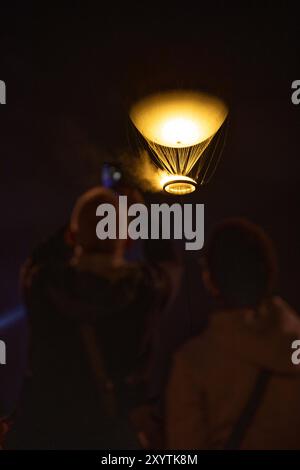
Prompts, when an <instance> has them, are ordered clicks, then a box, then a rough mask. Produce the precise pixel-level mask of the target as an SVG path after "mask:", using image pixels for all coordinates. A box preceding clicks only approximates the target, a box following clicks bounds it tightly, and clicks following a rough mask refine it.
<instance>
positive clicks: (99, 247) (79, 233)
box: [70, 186, 119, 253]
mask: <svg viewBox="0 0 300 470" xmlns="http://www.w3.org/2000/svg"><path fill="white" fill-rule="evenodd" d="M104 203H109V204H112V205H113V206H114V207H115V209H116V214H118V206H117V196H116V195H115V194H114V192H113V191H111V190H110V189H107V188H103V187H101V186H97V187H95V188H92V189H90V190H89V191H87V192H85V193H84V194H83V195H82V196H80V197H79V198H78V200H77V201H76V204H75V206H74V209H73V212H72V215H71V220H70V230H71V232H72V233H73V234H74V237H75V240H76V243H78V244H79V245H80V246H81V247H82V248H83V249H84V251H86V252H106V253H112V252H114V251H115V250H116V248H117V246H118V245H119V240H118V239H106V240H99V239H98V237H97V234H96V226H97V222H98V221H99V220H98V219H97V216H96V210H97V207H98V206H99V205H100V204H104Z"/></svg>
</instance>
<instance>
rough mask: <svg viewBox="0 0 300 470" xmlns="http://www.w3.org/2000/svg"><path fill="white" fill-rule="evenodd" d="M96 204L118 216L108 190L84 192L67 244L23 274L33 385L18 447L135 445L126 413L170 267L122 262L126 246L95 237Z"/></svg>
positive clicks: (163, 298) (166, 289) (140, 376)
mask: <svg viewBox="0 0 300 470" xmlns="http://www.w3.org/2000/svg"><path fill="white" fill-rule="evenodd" d="M102 203H109V204H112V205H113V206H114V207H115V209H116V214H117V217H118V210H119V208H118V200H117V197H116V195H115V194H114V193H113V192H112V191H110V190H108V189H104V188H101V187H98V188H94V189H92V190H90V191H88V192H87V193H85V194H84V195H83V196H82V197H80V198H79V200H78V201H77V203H76V205H75V208H74V210H73V214H72V217H71V222H70V226H69V232H70V234H71V237H69V238H71V240H72V243H65V242H63V243H61V241H62V238H61V237H60V241H59V243H58V246H59V250H58V252H56V250H53V252H52V255H51V249H50V250H49V249H48V252H47V250H43V249H40V253H42V254H43V256H42V257H40V260H39V259H38V257H37V258H36V260H35V263H32V262H31V263H29V265H30V267H29V270H30V274H28V275H26V274H25V276H24V277H25V279H29V282H27V287H26V300H27V305H28V311H29V315H30V322H31V328H32V334H31V349H32V354H31V355H32V379H31V384H30V386H29V387H28V389H27V397H26V398H25V404H24V408H25V415H26V416H25V417H24V418H23V426H24V430H23V433H22V432H21V430H20V428H19V436H20V437H19V442H18V443H17V444H18V446H19V447H22V446H23V447H25V448H28V447H31V448H48V449H49V448H50V449H56V448H73V449H76V448H107V447H108V448H126V447H129V448H131V447H137V446H138V443H137V440H136V438H135V434H134V432H133V431H132V430H131V428H130V426H129V424H128V419H127V416H128V414H129V413H130V409H131V407H134V406H136V405H137V402H138V400H139V399H140V388H142V387H143V385H144V384H143V371H144V369H145V363H146V362H147V355H148V354H149V351H148V350H149V344H148V343H149V338H147V335H146V333H147V332H149V328H148V324H151V316H152V315H155V313H157V311H159V310H160V309H162V308H163V306H164V304H165V303H167V301H168V298H169V295H170V292H171V290H172V289H171V288H172V286H171V284H172V280H171V276H170V275H169V274H168V273H169V272H170V270H171V269H172V267H174V265H175V264H176V263H173V262H172V259H171V260H170V259H169V262H166V263H164V262H162V263H155V262H153V263H149V262H148V263H143V262H136V263H133V262H128V261H126V259H125V251H126V244H127V240H120V239H118V238H117V239H106V240H99V239H98V238H97V236H96V225H97V222H98V221H99V218H98V217H96V209H97V207H98V206H99V204H102ZM64 233H66V232H64ZM52 246H56V244H54V245H52ZM46 252H47V253H46ZM26 400H27V403H26Z"/></svg>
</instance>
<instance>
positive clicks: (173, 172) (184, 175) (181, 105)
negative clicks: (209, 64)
mask: <svg viewBox="0 0 300 470" xmlns="http://www.w3.org/2000/svg"><path fill="white" fill-rule="evenodd" d="M227 114H228V108H227V106H226V105H225V103H224V102H223V101H222V100H220V99H219V98H216V97H214V96H211V95H208V94H206V93H201V92H191V91H169V92H164V93H157V94H154V95H150V96H148V97H146V98H144V99H142V100H141V101H139V102H137V103H136V104H134V106H133V107H132V108H131V110H130V119H131V121H132V123H133V125H134V127H135V129H136V130H137V131H138V133H139V134H140V136H141V137H142V139H143V140H144V144H145V145H144V146H146V148H147V150H149V153H150V155H151V157H152V159H153V161H154V162H155V164H156V165H157V166H158V167H159V168H160V169H161V170H163V172H164V173H165V174H164V175H163V177H162V182H161V186H162V188H163V189H164V190H165V191H167V192H170V193H172V194H187V193H190V192H192V191H194V190H195V188H196V180H197V179H198V177H199V174H200V172H201V169H202V168H203V169H205V167H206V165H205V161H204V160H206V159H203V161H202V158H201V157H202V155H203V154H204V152H205V150H206V149H207V147H208V145H209V144H210V142H211V141H212V140H213V138H214V136H215V135H216V134H217V133H218V131H219V129H220V128H221V126H222V125H223V123H224V121H225V120H226V117H227Z"/></svg>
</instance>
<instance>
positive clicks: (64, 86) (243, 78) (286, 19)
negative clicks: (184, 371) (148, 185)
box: [0, 0, 300, 315]
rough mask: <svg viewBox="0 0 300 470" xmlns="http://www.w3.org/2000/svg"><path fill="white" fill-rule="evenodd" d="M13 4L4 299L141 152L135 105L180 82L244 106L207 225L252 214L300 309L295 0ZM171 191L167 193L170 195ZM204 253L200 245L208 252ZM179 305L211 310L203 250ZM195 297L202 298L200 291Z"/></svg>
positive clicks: (3, 141) (4, 16)
mask: <svg viewBox="0 0 300 470" xmlns="http://www.w3.org/2000/svg"><path fill="white" fill-rule="evenodd" d="M71 5H72V7H70V8H67V7H66V6H65V7H62V6H60V7H54V6H53V8H52V9H49V8H45V7H44V6H40V7H39V8H38V7H37V6H33V5H31V4H30V2H26V5H23V4H18V3H15V4H14V3H13V2H12V3H10V4H9V6H4V5H2V4H1V6H0V23H1V25H0V79H2V80H4V81H5V82H6V85H7V105H6V106H2V107H1V109H0V188H1V199H0V210H1V227H0V230H1V232H0V241H1V245H0V260H1V262H0V276H1V287H0V288H1V293H0V297H1V298H0V305H1V310H4V309H6V308H8V307H12V306H13V305H15V304H16V303H17V302H18V296H17V292H18V286H17V279H18V270H19V266H20V263H21V262H22V261H24V259H25V258H26V256H27V255H28V254H29V253H30V251H31V250H32V248H33V247H34V245H35V244H36V243H37V242H39V241H41V240H42V239H43V238H44V237H47V236H48V235H49V234H51V233H52V232H53V231H54V230H55V229H56V228H58V227H59V226H60V225H61V224H63V223H64V222H65V221H66V220H67V218H68V216H69V213H70V210H71V207H72V204H73V203H74V200H75V198H76V196H77V195H78V194H79V193H80V192H82V191H83V190H85V189H86V188H88V187H90V186H91V185H93V184H97V183H98V182H99V181H100V167H101V162H102V161H104V160H107V159H109V160H113V159H115V158H117V157H118V155H120V154H121V153H122V152H124V151H126V150H128V148H129V147H128V140H127V110H128V106H129V105H130V103H131V102H132V101H133V100H134V99H136V98H137V97H139V96H141V95H142V94H144V93H147V92H149V91H154V90H162V89H165V88H176V87H195V88H200V89H201V88H205V89H208V90H209V91H212V92H215V93H219V94H221V95H222V96H223V97H224V98H225V99H226V100H227V101H228V102H229V103H230V109H231V117H230V127H229V134H228V140H227V145H226V148H225V152H224V155H223V158H222V160H221V163H220V165H219V167H218V169H217V172H216V174H215V176H214V178H213V179H212V181H211V182H210V184H209V185H208V186H206V187H200V188H199V189H198V191H197V193H196V194H194V195H193V200H194V201H197V202H199V203H200V202H201V203H205V211H206V212H205V223H206V227H205V233H206V235H207V234H208V233H209V230H210V229H211V227H212V226H213V225H214V224H215V223H216V222H218V221H219V220H220V219H222V218H223V217H227V216H236V215H238V216H246V217H249V218H250V219H251V220H253V221H255V222H258V223H260V224H262V225H263V227H264V228H265V229H266V230H267V231H268V232H269V233H270V234H271V235H272V237H273V239H274V241H275V243H276V246H277V248H278V252H279V257H280V265H281V279H280V286H279V292H280V293H281V294H282V295H283V297H285V298H286V299H287V300H288V301H289V302H290V303H291V304H292V305H293V306H294V307H295V308H296V309H298V311H300V297H299V293H298V291H299V283H298V280H299V271H300V268H299V266H300V252H299V240H300V224H299V221H298V218H299V209H298V206H299V183H300V177H299V171H300V163H299V159H300V154H299V146H300V137H299V131H300V105H299V106H295V105H293V104H292V102H291V83H292V81H293V80H296V79H300V67H299V62H300V61H299V55H300V54H299V32H298V28H299V14H298V12H297V11H296V10H295V4H294V3H291V2H290V3H289V2H276V3H275V2H257V3H256V4H255V3H253V2H250V3H248V5H247V6H245V5H244V4H243V3H242V2H240V4H236V5H235V4H232V5H231V4H230V2H209V1H200V0H198V1H197V2H188V1H186V2H183V1H182V2H178V4H177V3H176V2H172V3H168V2H159V3H151V2H139V3H137V4H133V3H130V2H122V3H120V4H117V3H114V2H110V3H109V4H107V3H104V2H98V4H97V5H98V6H97V7H96V6H93V7H92V6H90V5H91V4H89V3H86V2H72V3H71ZM155 197H156V199H157V198H160V197H161V198H162V197H163V196H162V195H156V196H155ZM197 256H198V254H197ZM186 262H187V266H188V271H189V278H188V286H186V287H187V289H188V292H187V290H186V291H185V292H183V293H182V300H181V303H178V306H179V307H178V308H179V309H180V308H186V305H188V308H189V309H190V313H191V312H194V314H195V315H197V314H198V311H199V309H201V301H200V299H199V289H198V285H199V271H198V267H197V264H196V254H191V253H187V254H186ZM186 296H188V302H187V297H186Z"/></svg>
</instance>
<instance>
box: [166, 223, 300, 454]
mask: <svg viewBox="0 0 300 470" xmlns="http://www.w3.org/2000/svg"><path fill="white" fill-rule="evenodd" d="M203 280H204V283H205V285H206V287H207V289H208V290H209V292H210V294H211V295H212V296H213V297H214V298H215V301H216V309H215V312H214V314H213V315H212V318H211V322H210V325H209V327H208V328H207V330H206V331H205V332H204V334H202V335H201V336H199V337H197V338H195V339H193V340H191V341H189V342H188V343H187V344H186V345H185V346H184V347H183V348H182V349H181V350H180V351H179V352H178V353H177V354H176V357H175V361H174V366H173V370H172V373H171V376H170V381H169V385H168V392H167V424H166V430H167V447H168V448H173V449H224V448H233V449H234V448H241V449H299V448H300V434H299V425H300V401H299V397H300V367H299V366H297V365H294V364H293V363H292V360H291V356H292V352H293V350H292V342H293V340H294V339H297V338H298V339H299V338H300V321H299V318H298V317H297V315H296V314H295V312H293V311H292V309H291V308H290V307H289V306H288V305H287V304H286V303H285V302H284V301H283V300H281V299H280V298H279V297H274V286H275V281H276V257H275V254H274V250H273V247H272V243H271V240H270V239H269V238H268V237H267V235H266V234H265V233H264V232H263V231H262V229H260V228H259V227H257V226H255V225H253V224H251V223H249V222H247V221H244V220H240V219H231V220H228V221H226V222H224V223H223V224H221V225H220V226H219V227H218V228H217V229H216V230H215V232H214V233H213V235H212V237H211V238H210V240H209V241H208V243H207V246H206V252H205V261H204V271H203Z"/></svg>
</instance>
